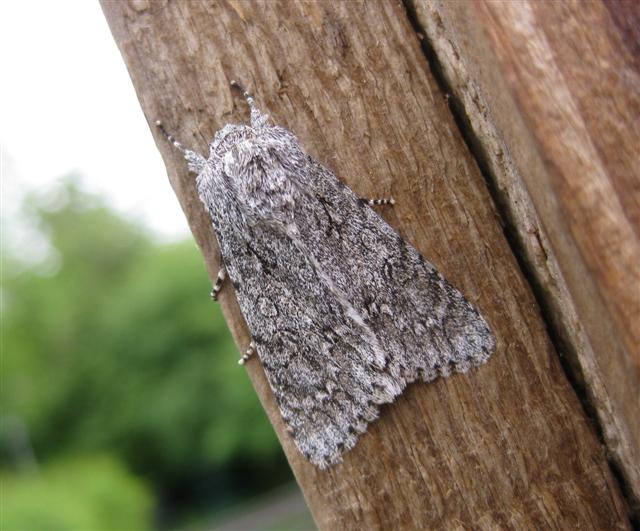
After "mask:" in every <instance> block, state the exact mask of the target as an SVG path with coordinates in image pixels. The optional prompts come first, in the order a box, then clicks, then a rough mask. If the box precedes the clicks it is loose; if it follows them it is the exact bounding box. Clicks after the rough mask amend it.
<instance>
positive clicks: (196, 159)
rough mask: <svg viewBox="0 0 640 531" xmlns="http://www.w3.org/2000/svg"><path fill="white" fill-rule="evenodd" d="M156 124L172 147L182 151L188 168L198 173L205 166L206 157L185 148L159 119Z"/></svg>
mask: <svg viewBox="0 0 640 531" xmlns="http://www.w3.org/2000/svg"><path fill="white" fill-rule="evenodd" d="M156 126H157V127H158V129H160V132H161V133H162V134H163V136H164V137H165V138H166V139H167V140H168V141H169V143H170V144H171V145H172V146H173V147H174V148H176V149H177V150H178V151H179V152H180V153H182V156H183V157H184V158H185V159H186V161H187V162H188V166H189V170H190V171H192V172H194V173H200V172H201V171H202V169H203V168H204V167H205V166H206V163H207V161H206V159H205V158H204V157H203V156H202V155H200V154H198V153H196V152H195V151H191V150H190V149H185V147H184V146H183V145H182V144H181V143H180V142H178V141H177V140H176V138H175V137H174V136H173V135H172V134H171V133H169V132H168V131H167V130H166V129H165V127H164V124H163V123H162V122H161V121H160V120H156Z"/></svg>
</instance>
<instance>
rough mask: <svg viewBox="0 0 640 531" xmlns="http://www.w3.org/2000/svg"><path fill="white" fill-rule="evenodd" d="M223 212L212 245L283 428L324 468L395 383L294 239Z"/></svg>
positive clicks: (372, 342)
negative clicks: (220, 227) (231, 287)
mask: <svg viewBox="0 0 640 531" xmlns="http://www.w3.org/2000/svg"><path fill="white" fill-rule="evenodd" d="M228 207H229V208H227V212H225V213H224V214H223V215H224V219H226V220H227V223H226V224H225V225H224V227H225V228H224V230H223V231H220V232H219V234H218V239H219V241H220V245H221V249H222V252H223V256H225V263H226V267H227V270H228V273H229V277H230V278H231V279H232V281H233V283H234V286H235V288H236V294H237V297H238V302H239V304H240V307H241V309H242V313H243V315H244V317H245V319H246V321H247V325H248V327H249V330H250V332H251V335H252V338H253V341H254V343H255V345H256V350H257V353H258V356H259V358H260V361H261V363H262V365H263V367H264V371H265V373H266V376H267V379H268V381H269V384H270V385H271V388H272V389H273V392H274V395H275V397H276V400H277V402H278V406H279V408H280V411H281V413H282V416H283V419H284V421H285V422H286V424H287V425H288V427H289V432H290V433H291V435H292V437H293V439H294V441H295V443H296V445H297V446H298V448H299V449H300V451H301V452H302V453H303V454H304V455H305V456H306V457H307V458H308V459H309V460H310V461H311V462H312V463H314V464H316V465H318V466H320V467H322V468H324V467H326V466H328V465H330V464H333V463H335V462H338V461H340V460H341V454H342V453H343V452H344V451H346V450H348V449H349V448H351V447H352V446H353V445H354V444H355V443H356V440H357V435H358V434H359V433H362V432H364V431H365V430H366V427H367V425H368V423H369V422H371V421H372V420H373V419H375V418H376V417H377V413H378V410H377V405H376V404H381V403H385V402H390V401H392V400H393V398H394V397H395V396H396V395H397V394H399V393H400V392H401V387H399V386H398V383H397V382H396V381H395V379H394V378H393V377H391V375H389V374H387V373H386V372H385V371H384V369H383V363H384V352H383V351H382V350H381V349H380V348H379V346H377V343H376V339H375V336H373V335H371V333H370V331H369V330H368V328H367V327H366V326H364V325H363V324H362V323H360V322H359V321H358V319H357V318H354V316H355V312H354V310H353V309H352V308H351V306H350V305H349V303H348V302H347V301H346V300H343V299H341V298H340V297H336V294H335V292H334V291H333V290H332V287H331V283H330V281H328V279H326V278H324V277H323V276H322V273H321V272H320V271H319V270H318V269H317V267H316V266H317V264H314V262H313V260H310V259H309V256H308V254H307V251H306V250H304V249H303V248H301V247H300V246H299V245H298V242H297V241H296V239H295V238H292V237H291V235H289V234H287V233H286V232H285V231H283V230H282V229H281V228H279V227H277V226H271V225H258V226H252V227H248V226H246V225H245V226H244V227H243V226H242V221H241V214H240V212H238V211H237V210H236V209H235V208H234V207H233V205H228Z"/></svg>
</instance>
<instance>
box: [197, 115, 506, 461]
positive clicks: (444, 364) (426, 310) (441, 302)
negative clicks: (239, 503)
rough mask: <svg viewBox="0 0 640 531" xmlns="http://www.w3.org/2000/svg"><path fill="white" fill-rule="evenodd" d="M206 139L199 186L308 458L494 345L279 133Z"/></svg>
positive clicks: (347, 441) (442, 284)
mask: <svg viewBox="0 0 640 531" xmlns="http://www.w3.org/2000/svg"><path fill="white" fill-rule="evenodd" d="M217 138H218V140H216V142H214V144H213V146H212V155H211V157H210V158H209V160H208V161H207V165H206V167H205V168H204V169H203V171H202V172H201V173H200V175H199V177H198V191H199V194H200V197H201V199H202V201H203V202H204V204H205V205H206V206H207V209H208V211H209V213H210V215H211V218H212V222H213V227H214V229H215V231H216V234H217V237H218V241H219V243H220V248H221V253H222V256H223V260H224V263H225V265H226V267H227V271H228V274H229V277H230V279H231V280H232V282H233V285H234V287H235V289H236V293H237V297H238V301H239V304H240V308H241V310H242V313H243V315H244V317H245V319H246V321H247V324H248V327H249V330H250V331H251V334H252V337H253V341H254V342H255V345H256V349H257V353H258V356H259V358H260V360H261V362H262V364H263V366H264V370H265V373H266V375H267V378H268V380H269V383H270V385H271V387H272V389H273V391H274V395H275V397H276V399H277V402H278V405H279V407H280V410H281V412H282V416H283V418H284V420H285V422H286V424H287V425H288V427H289V431H290V433H291V435H292V437H293V439H294V441H295V442H296V444H297V446H298V448H299V449H300V450H301V451H302V452H303V453H304V454H305V455H306V456H307V458H308V459H310V461H312V462H313V463H314V464H316V465H318V466H320V467H322V468H324V467H326V466H328V465H331V464H333V463H336V462H339V461H340V460H341V459H342V454H343V453H344V452H345V451H346V450H348V449H349V448H351V447H352V446H353V445H354V444H355V443H356V440H357V437H358V434H360V433H362V432H364V431H365V430H366V427H367V425H368V423H369V422H371V421H372V420H373V419H375V418H376V417H377V415H378V408H379V405H380V404H384V403H388V402H392V401H393V400H394V398H395V397H396V396H397V395H398V394H400V393H401V392H402V390H403V389H404V388H405V386H406V385H407V383H410V382H412V381H414V380H416V379H418V378H421V379H423V380H425V381H428V380H432V379H433V378H435V377H436V376H438V375H448V374H449V373H450V372H451V371H452V370H456V371H466V370H468V369H469V368H470V367H472V366H475V365H479V364H481V363H483V362H484V361H486V360H487V358H488V357H489V356H490V354H491V352H492V350H493V346H494V345H493V338H492V336H491V333H490V332H489V329H488V327H487V325H486V323H485V321H484V320H483V319H482V318H481V317H480V316H479V314H478V313H477V312H476V310H475V309H474V308H473V307H472V306H471V305H470V304H469V303H468V302H467V301H466V300H465V298H464V297H463V296H462V295H461V294H460V293H459V292H458V291H457V290H455V289H454V288H453V287H452V286H451V285H450V284H449V283H448V282H447V281H446V280H444V278H442V276H441V275H440V274H439V273H438V272H437V271H436V269H435V268H434V267H433V266H432V265H431V264H430V263H429V262H427V261H426V260H425V259H424V258H422V257H421V256H420V254H419V253H418V252H417V251H416V250H415V249H414V248H413V247H412V246H411V245H410V244H408V243H406V242H405V241H404V240H402V238H400V236H399V235H398V234H397V233H396V232H395V231H394V230H393V229H392V228H391V227H390V226H389V225H388V224H387V223H386V222H385V221H384V220H383V219H382V218H381V217H380V216H378V215H377V214H376V213H375V212H374V211H373V210H372V209H371V208H370V207H368V206H366V205H365V204H364V203H363V202H362V201H361V200H359V199H358V198H357V196H356V195H355V194H354V193H353V192H352V191H351V190H349V189H348V188H347V187H346V186H344V185H343V184H342V183H341V182H339V181H338V180H337V179H336V177H335V176H334V175H333V174H332V173H331V172H330V171H328V170H327V169H325V168H324V167H323V166H321V165H320V164H318V163H317V162H315V161H313V159H311V158H310V157H308V156H307V155H305V154H304V153H303V152H302V150H301V149H300V147H299V145H298V143H297V141H296V140H295V137H293V135H291V133H289V132H288V131H286V130H284V129H282V128H278V127H266V126H265V127H264V129H259V130H254V129H252V128H249V127H246V126H227V127H226V128H225V129H223V130H222V131H221V132H220V133H219V135H217ZM225 142H226V144H227V145H225ZM283 145H284V146H286V148H285V147H282V146H283Z"/></svg>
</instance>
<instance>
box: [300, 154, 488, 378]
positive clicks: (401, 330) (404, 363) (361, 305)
mask: <svg viewBox="0 0 640 531" xmlns="http://www.w3.org/2000/svg"><path fill="white" fill-rule="evenodd" d="M305 173H306V174H307V175H310V176H311V178H310V179H309V181H308V182H307V183H305V184H304V186H301V187H300V188H299V189H298V193H299V194H300V196H301V198H300V200H299V208H298V209H297V210H296V219H295V222H296V227H297V229H298V232H299V234H300V240H301V241H303V242H305V245H306V248H307V250H308V252H309V253H310V255H311V256H312V257H313V260H314V261H315V262H316V263H317V264H318V268H319V269H320V270H321V271H322V273H323V275H324V276H326V277H327V278H330V279H332V282H333V283H334V286H335V287H336V290H337V291H338V292H340V293H341V294H342V295H343V296H344V297H345V298H346V299H347V300H348V302H349V304H350V305H351V307H353V308H354V309H355V311H356V313H357V315H358V318H359V320H360V321H362V322H363V323H364V324H365V325H366V326H367V327H368V328H369V329H370V330H371V331H372V333H373V334H375V336H376V338H377V341H378V344H379V345H381V346H382V348H383V350H384V352H385V356H386V364H385V370H388V371H389V372H390V373H391V374H392V375H393V377H394V378H396V379H399V380H400V385H402V386H404V383H405V381H406V382H412V381H414V380H416V379H418V378H421V379H423V380H424V381H430V380H432V379H434V378H435V377H437V376H439V375H443V376H446V375H449V374H450V373H451V372H452V371H458V372H466V371H467V370H468V369H470V368H471V367H474V366H477V365H480V364H482V363H484V362H486V361H487V359H488V358H489V357H490V355H491V354H492V352H493V350H494V348H495V340H494V338H493V336H492V334H491V332H490V330H489V327H488V326H487V323H486V322H485V320H484V319H483V318H482V316H480V314H479V313H478V312H477V310H476V309H475V308H474V307H473V306H472V305H471V304H470V303H469V302H468V301H467V300H466V298H465V297H464V296H463V295H462V294H461V293H460V292H459V291H458V290H457V289H455V288H454V287H453V286H452V285H451V284H450V283H449V282H448V281H447V280H446V279H445V278H444V277H443V276H442V275H441V274H440V273H439V272H438V271H437V270H436V268H435V267H434V266H433V265H432V264H431V263H429V262H428V261H427V260H426V259H425V258H424V257H422V256H421V255H420V253H419V252H418V251H417V250H416V249H415V248H414V247H413V246H412V245H411V244H409V243H407V242H406V241H404V240H403V239H402V238H401V237H400V236H399V235H398V234H397V232H396V231H395V230H394V229H393V228H392V227H391V226H389V225H388V224H387V223H386V222H385V221H384V220H383V219H382V218H381V217H380V216H379V215H378V214H377V213H376V212H375V211H374V210H373V209H372V208H370V207H369V206H367V205H366V204H365V203H364V202H363V201H362V200H360V199H359V198H358V197H357V196H356V195H355V194H354V193H353V192H352V191H351V190H350V189H349V188H348V187H346V186H345V185H344V184H343V183H341V182H340V181H339V180H338V179H337V178H336V177H335V176H334V175H333V174H332V173H331V172H330V171H329V170H327V169H326V168H324V167H323V166H322V165H320V164H318V163H317V162H315V161H313V160H312V159H309V167H308V169H307V171H306V172H305Z"/></svg>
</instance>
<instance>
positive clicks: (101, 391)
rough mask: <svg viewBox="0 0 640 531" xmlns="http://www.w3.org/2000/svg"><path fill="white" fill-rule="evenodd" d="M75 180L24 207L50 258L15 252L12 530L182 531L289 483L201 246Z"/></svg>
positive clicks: (11, 291)
mask: <svg viewBox="0 0 640 531" xmlns="http://www.w3.org/2000/svg"><path fill="white" fill-rule="evenodd" d="M78 183H79V178H77V177H73V176H71V177H69V178H67V179H64V180H62V181H61V183H60V184H58V185H57V186H56V187H55V188H52V189H47V190H42V191H41V192H40V193H38V194H32V195H29V196H27V197H26V199H25V200H24V203H23V205H22V207H21V216H22V217H23V218H24V219H28V220H29V223H31V224H32V225H33V226H34V227H36V229H37V231H38V232H39V233H40V234H42V235H43V236H44V238H45V239H46V241H47V242H48V251H47V253H46V257H45V258H43V259H42V260H39V261H38V262H35V263H34V262H29V261H25V259H24V257H21V256H20V255H19V252H16V251H13V252H8V251H7V248H5V247H4V246H3V253H2V267H3V279H2V288H1V289H2V298H3V305H2V327H3V331H2V332H3V333H2V336H3V337H2V366H1V369H0V370H1V378H2V413H3V415H2V423H1V424H0V459H1V461H0V467H1V468H0V474H1V476H0V477H1V479H2V506H3V507H2V509H3V511H2V512H3V516H2V524H3V525H2V527H3V529H7V530H9V529H144V528H149V527H165V528H166V527H173V526H174V525H178V524H179V523H180V522H183V521H187V520H193V519H194V518H196V519H198V518H200V517H199V516H194V515H204V517H205V518H206V516H207V515H208V514H216V511H218V510H220V509H224V508H228V507H232V506H234V505H236V504H238V503H240V502H241V501H242V500H246V499H248V498H251V497H252V496H255V495H256V494H257V493H259V492H263V491H266V490H269V489H271V488H274V487H276V486H278V485H282V484H284V483H286V482H288V481H291V479H292V478H291V474H290V471H289V468H288V465H287V463H286V460H285V458H284V456H283V454H282V450H281V448H280V446H279V444H278V442H277V440H276V438H275V435H274V433H273V430H272V428H271V426H270V424H269V423H268V421H267V419H266V416H265V414H264V412H263V410H262V408H261V406H260V404H259V402H258V400H257V398H256V396H255V393H254V391H253V389H252V388H251V385H250V383H249V380H248V379H247V377H246V374H245V372H244V371H243V370H241V369H239V368H238V365H237V361H236V360H237V357H238V353H237V350H236V348H235V346H234V344H233V341H232V339H231V337H230V335H229V333H228V331H227V327H226V324H225V322H224V320H223V319H222V316H221V314H220V311H219V309H218V306H217V305H216V304H214V303H212V302H211V301H210V300H209V298H208V291H209V288H210V284H209V280H208V278H207V275H206V273H205V271H204V267H203V263H202V258H201V255H200V253H199V251H198V250H197V248H196V247H195V244H194V243H193V241H192V240H190V239H189V240H187V241H182V242H178V243H162V242H160V241H158V240H157V239H156V238H155V237H154V235H153V234H151V233H149V232H148V231H147V230H146V229H145V228H143V227H142V226H141V225H138V224H136V223H133V222H131V221H129V220H126V219H124V218H122V217H121V216H120V215H118V214H116V213H115V212H113V211H112V210H110V209H109V208H108V207H107V206H106V205H105V204H104V203H103V202H102V201H101V200H100V198H98V197H97V196H92V195H90V194H87V193H85V192H83V191H82V190H81V187H80V186H79V184H78ZM19 243H20V242H18V245H13V246H11V248H12V249H17V250H19V249H20V248H21V245H20V244H19ZM24 246H25V247H27V246H28V242H24Z"/></svg>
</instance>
